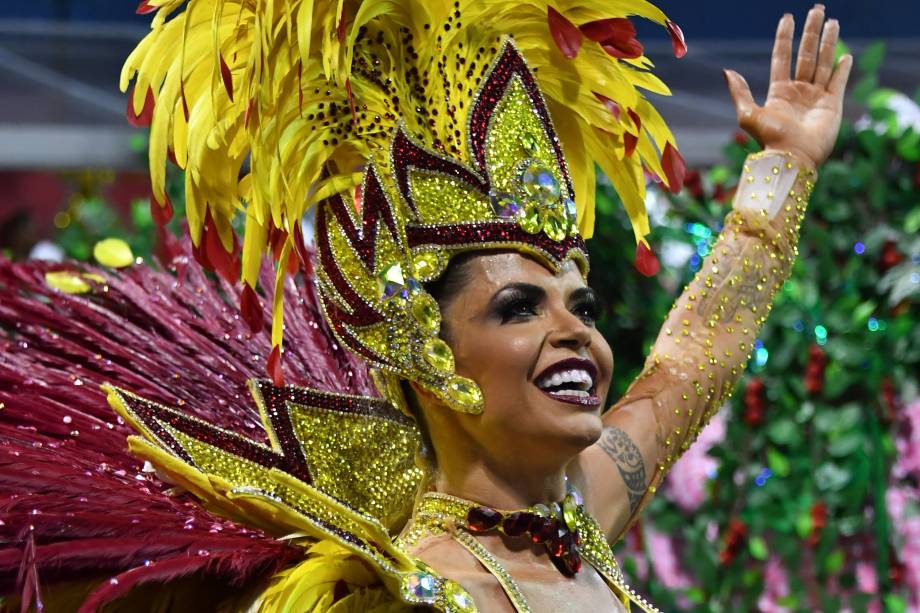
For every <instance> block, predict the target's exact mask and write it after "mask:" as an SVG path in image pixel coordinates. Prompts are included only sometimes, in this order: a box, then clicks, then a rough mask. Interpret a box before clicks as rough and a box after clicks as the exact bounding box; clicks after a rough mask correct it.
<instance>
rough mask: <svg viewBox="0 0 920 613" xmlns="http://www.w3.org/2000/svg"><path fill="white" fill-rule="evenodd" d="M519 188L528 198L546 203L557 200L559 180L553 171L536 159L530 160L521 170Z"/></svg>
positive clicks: (559, 193)
mask: <svg viewBox="0 0 920 613" xmlns="http://www.w3.org/2000/svg"><path fill="white" fill-rule="evenodd" d="M520 181H521V189H522V191H523V192H524V194H526V195H527V198H528V200H532V201H534V202H536V203H538V204H542V205H547V204H552V203H554V202H556V201H557V200H559V196H560V195H561V191H560V189H559V181H557V180H556V177H555V176H553V172H552V171H551V170H550V169H549V168H547V167H546V166H544V165H543V164H540V163H539V162H536V161H531V162H530V163H529V164H527V165H526V166H525V167H524V169H523V170H522V171H521V179H520Z"/></svg>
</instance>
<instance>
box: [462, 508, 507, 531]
mask: <svg viewBox="0 0 920 613" xmlns="http://www.w3.org/2000/svg"><path fill="white" fill-rule="evenodd" d="M501 520H502V514H501V513H499V512H498V511H496V510H495V509H491V508H489V507H476V508H474V509H470V511H469V513H467V514H466V523H467V525H468V526H469V528H470V530H472V531H473V532H486V531H487V530H491V529H492V528H494V527H495V526H497V525H498V524H499V522H501Z"/></svg>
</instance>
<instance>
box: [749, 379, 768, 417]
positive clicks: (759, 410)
mask: <svg viewBox="0 0 920 613" xmlns="http://www.w3.org/2000/svg"><path fill="white" fill-rule="evenodd" d="M764 390H765V386H764V383H763V380H761V379H760V377H753V378H751V380H750V381H749V382H748V384H747V387H746V388H745V390H744V423H746V424H747V425H749V426H759V425H761V424H762V423H763V418H764V413H765V411H766V405H765V402H764Z"/></svg>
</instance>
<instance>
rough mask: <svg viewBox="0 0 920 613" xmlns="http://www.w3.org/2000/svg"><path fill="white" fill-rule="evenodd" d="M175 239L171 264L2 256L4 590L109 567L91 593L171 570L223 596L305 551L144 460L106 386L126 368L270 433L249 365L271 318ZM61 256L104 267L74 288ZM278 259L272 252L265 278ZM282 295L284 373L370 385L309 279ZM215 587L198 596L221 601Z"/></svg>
mask: <svg viewBox="0 0 920 613" xmlns="http://www.w3.org/2000/svg"><path fill="white" fill-rule="evenodd" d="M176 248H177V249H181V253H180V254H179V255H177V256H176V257H175V258H174V259H172V260H171V261H170V262H169V264H168V270H162V271H161V270H155V269H153V268H151V267H149V266H144V265H136V266H131V267H129V268H126V269H122V270H121V271H118V272H117V273H116V272H112V271H109V270H106V269H101V268H98V267H93V266H88V265H82V264H71V263H67V264H64V265H61V264H49V263H41V262H24V263H13V262H10V261H9V260H6V259H4V258H2V257H0V355H2V356H3V359H2V360H0V406H3V407H4V408H3V410H2V411H0V520H2V523H0V595H8V596H11V598H12V600H11V601H13V602H15V601H17V600H19V601H21V602H22V603H24V606H26V607H28V606H29V605H30V604H31V605H32V606H33V607H35V606H36V603H37V602H38V599H39V598H40V597H41V596H42V595H45V596H46V597H47V594H49V593H51V592H52V591H54V590H55V588H56V586H58V585H61V584H63V583H65V582H73V581H75V580H81V579H85V580H86V581H87V585H89V584H90V582H93V583H97V582H99V580H100V578H103V577H104V578H105V579H104V580H103V581H102V583H100V584H99V585H98V587H97V588H96V590H95V591H94V592H93V593H92V594H91V595H90V596H89V600H87V601H86V603H85V605H84V606H85V610H96V609H98V608H99V607H101V606H102V605H104V604H105V603H107V602H111V601H112V600H113V599H119V598H122V597H124V596H125V594H127V593H128V591H129V590H139V589H142V588H143V586H144V585H148V584H150V585H152V584H154V583H155V584H157V585H161V587H158V588H156V590H155V593H157V594H159V593H168V590H169V589H171V588H169V587H168V586H166V585H162V584H165V583H166V582H172V581H179V579H178V578H180V577H183V576H191V575H194V576H195V577H196V578H201V577H204V578H208V577H210V578H212V579H213V580H214V581H215V583H214V589H213V590H210V591H208V590H204V591H203V592H202V594H201V595H200V596H201V597H202V598H212V599H216V598H218V597H220V598H223V597H225V596H226V595H227V594H231V593H233V591H234V589H238V590H243V589H245V588H246V587H247V586H251V585H254V584H255V583H254V582H263V581H265V580H266V579H267V578H268V577H269V576H270V575H271V574H273V573H274V572H276V571H277V570H278V569H279V568H281V567H282V566H284V565H286V564H288V563H290V562H291V561H294V560H297V559H298V558H299V557H300V556H302V555H303V553H302V550H301V549H299V548H297V547H294V546H291V545H288V544H285V543H283V542H281V541H276V540H274V539H273V538H271V537H269V536H268V535H265V534H263V533H262V532H260V531H258V530H252V529H250V528H247V527H245V526H241V525H238V524H235V523H234V522H232V521H229V520H226V519H223V518H220V517H217V516H215V515H212V514H211V513H209V512H207V511H205V510H204V509H203V508H202V507H201V506H200V505H199V504H198V503H197V501H195V500H194V499H193V498H191V497H190V496H189V495H188V494H182V493H179V492H175V491H173V489H172V488H171V486H170V485H169V484H166V483H163V482H161V481H160V480H159V479H158V478H157V477H156V474H155V473H152V472H147V471H145V470H144V466H143V463H142V462H140V461H138V459H137V458H135V457H134V456H132V455H130V454H129V453H128V452H127V447H126V444H125V439H126V437H127V436H128V435H130V434H133V432H132V430H131V428H129V427H128V426H127V425H126V424H124V423H122V422H121V420H120V419H119V418H118V417H117V416H116V414H115V413H114V412H113V411H112V410H111V409H110V408H109V406H108V404H107V403H106V400H105V395H104V393H103V392H102V390H101V389H100V385H101V384H102V383H105V382H112V383H116V384H118V385H119V386H121V387H123V388H125V389H129V390H132V391H134V392H136V393H138V394H141V395H143V396H144V397H147V398H150V399H151V400H154V401H157V402H161V403H164V404H167V405H170V406H175V407H181V408H182V409H183V410H185V411H186V412H187V413H188V414H189V415H192V416H195V417H198V418H200V419H204V420H206V421H208V422H210V423H212V424H215V425H218V426H220V427H223V428H227V429H229V430H233V431H237V432H241V433H245V434H246V436H248V437H250V438H254V439H255V440H261V441H262V442H266V443H267V440H266V438H267V437H266V436H265V435H264V434H262V433H261V429H260V427H259V423H260V417H259V414H258V409H257V407H256V406H255V405H254V403H253V402H252V401H251V400H250V398H249V395H248V391H247V389H246V381H247V379H249V378H253V377H255V378H260V377H264V362H263V361H262V360H254V359H253V356H254V355H258V356H264V355H267V354H268V353H269V350H270V348H271V343H270V338H269V334H268V333H267V331H265V330H263V331H261V332H259V333H255V334H253V333H252V332H251V330H250V329H249V325H248V324H247V322H245V321H244V320H243V318H241V317H239V310H238V307H237V305H238V304H239V303H240V300H241V292H242V287H241V286H240V285H239V284H237V285H231V284H230V283H228V282H226V281H225V280H223V279H221V278H217V279H213V280H212V279H211V278H209V277H208V276H207V275H206V274H205V273H204V271H203V269H202V268H201V266H200V265H198V264H196V263H195V261H194V260H193V258H192V257H191V248H190V245H189V242H188V241H187V240H186V241H184V243H180V244H178V246H177V247H176ZM61 268H64V269H68V270H71V271H73V272H74V273H75V274H80V273H84V272H85V273H92V274H93V275H99V276H101V278H103V279H104V282H98V281H95V280H92V279H91V278H90V279H87V281H88V282H89V283H90V285H91V286H92V289H91V291H90V292H89V293H87V294H78V295H71V294H64V293H61V292H59V291H57V290H54V289H52V288H50V287H48V285H47V284H46V283H45V279H44V275H45V273H46V272H48V271H50V270H54V269H61ZM273 275H274V273H273V271H272V269H271V266H269V265H268V263H266V264H265V265H264V266H263V269H262V275H261V278H260V283H261V284H262V285H264V286H270V285H271V284H272V283H273V281H274V276H273ZM285 302H286V308H285V340H286V341H287V343H286V345H287V348H286V351H285V355H284V357H285V370H286V373H287V375H288V379H289V380H290V382H292V383H294V384H300V385H309V386H311V387H315V388H318V389H326V390H335V391H340V392H350V393H356V394H365V395H376V392H375V391H374V386H373V384H372V383H371V380H370V377H369V375H368V372H367V368H366V366H365V365H364V364H363V363H362V362H360V361H358V360H357V359H356V358H354V357H353V356H352V355H351V354H349V353H348V352H347V351H346V350H344V349H343V348H342V347H340V346H339V345H338V344H337V343H336V342H335V340H334V338H333V336H332V334H331V332H330V331H329V329H328V328H327V326H326V324H325V321H324V320H323V319H322V316H321V313H320V308H319V306H318V303H317V298H316V295H315V290H314V288H313V286H312V285H311V284H307V285H305V286H300V287H296V288H295V287H294V286H286V287H285ZM109 577H110V578H112V579H114V580H115V583H112V582H111V581H109V579H108V578H109ZM196 580H199V581H200V579H196ZM39 585H41V586H42V589H43V592H42V594H41V595H40V594H39V593H38V592H37V587H38V586H39ZM169 585H172V583H170V584H169ZM177 585H178V584H177ZM212 592H213V593H212ZM207 602H209V603H210V604H206V605H203V608H202V609H201V610H214V609H215V608H216V606H217V601H216V600H213V601H207Z"/></svg>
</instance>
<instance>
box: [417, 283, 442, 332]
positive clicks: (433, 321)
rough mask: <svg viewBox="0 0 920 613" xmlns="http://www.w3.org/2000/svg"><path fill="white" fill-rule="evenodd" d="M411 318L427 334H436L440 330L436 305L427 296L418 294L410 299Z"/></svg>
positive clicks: (439, 319)
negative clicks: (427, 332) (413, 318)
mask: <svg viewBox="0 0 920 613" xmlns="http://www.w3.org/2000/svg"><path fill="white" fill-rule="evenodd" d="M412 316H413V317H415V321H417V322H418V323H419V325H420V326H422V328H425V329H426V330H428V331H429V332H437V331H438V330H439V329H440V328H441V312H440V311H439V310H438V303H437V302H435V300H434V298H432V297H431V296H430V295H429V294H426V293H424V292H418V293H416V294H415V295H414V296H413V297H412Z"/></svg>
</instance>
